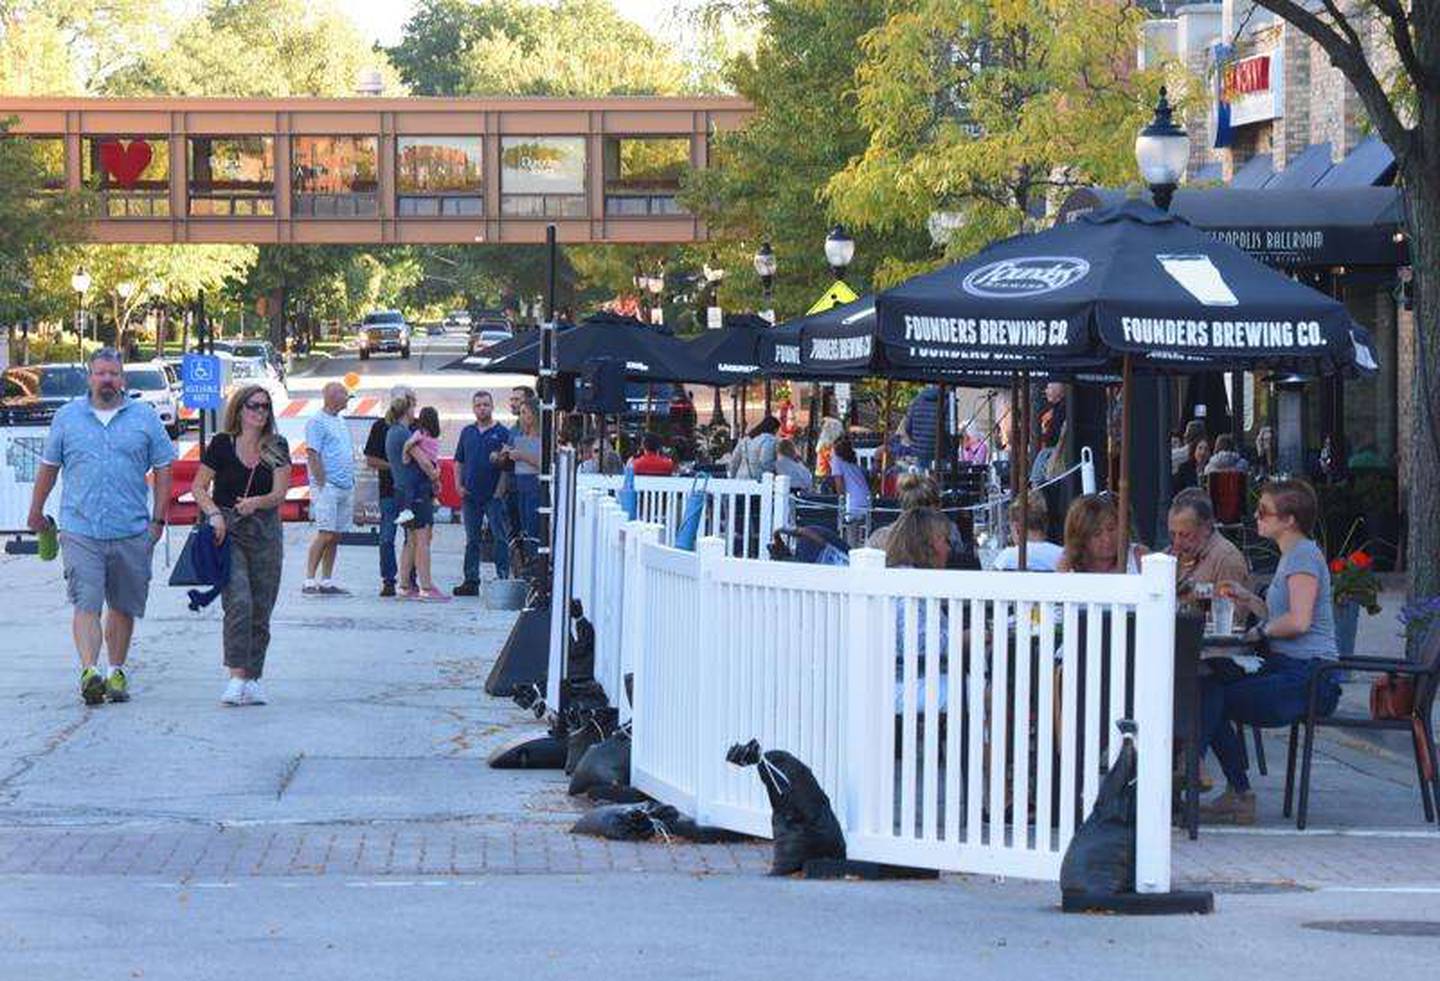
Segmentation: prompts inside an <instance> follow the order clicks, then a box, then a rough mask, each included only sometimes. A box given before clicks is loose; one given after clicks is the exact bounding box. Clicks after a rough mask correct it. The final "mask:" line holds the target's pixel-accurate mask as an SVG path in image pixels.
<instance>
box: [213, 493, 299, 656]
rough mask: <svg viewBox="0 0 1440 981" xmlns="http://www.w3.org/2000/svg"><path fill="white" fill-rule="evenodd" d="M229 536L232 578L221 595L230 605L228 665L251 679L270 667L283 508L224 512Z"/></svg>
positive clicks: (227, 616)
mask: <svg viewBox="0 0 1440 981" xmlns="http://www.w3.org/2000/svg"><path fill="white" fill-rule="evenodd" d="M225 524H226V527H228V528H229V534H230V582H229V584H228V585H226V587H225V590H224V592H222V593H221V594H220V599H221V602H222V603H223V604H224V607H225V666H226V667H227V668H242V669H244V671H245V677H247V678H259V677H260V675H261V674H262V673H263V672H264V670H265V651H266V650H267V649H268V648H269V647H270V612H271V611H272V610H273V609H275V598H276V597H277V596H278V595H279V594H280V568H281V565H282V563H283V560H284V550H283V544H284V541H283V533H282V526H281V524H280V512H279V509H278V508H272V509H270V510H267V511H257V512H255V513H254V514H252V515H249V516H248V517H241V516H240V515H238V514H236V513H235V512H234V511H230V510H227V511H226V512H225Z"/></svg>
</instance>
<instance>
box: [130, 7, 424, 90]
mask: <svg viewBox="0 0 1440 981" xmlns="http://www.w3.org/2000/svg"><path fill="white" fill-rule="evenodd" d="M367 69H378V70H380V71H381V78H382V82H384V83H385V88H386V90H387V91H388V92H391V93H396V94H398V93H399V92H400V90H401V85H400V81H399V75H398V73H397V72H395V70H394V69H393V68H392V67H391V66H390V65H389V63H388V62H387V60H386V59H385V57H384V55H383V54H379V53H377V52H375V51H374V50H372V48H371V46H370V45H369V44H368V43H366V41H365V39H364V37H363V36H362V35H361V34H360V32H359V30H358V29H357V28H356V27H355V25H354V24H353V23H352V22H351V21H350V20H349V18H347V17H346V16H345V15H344V14H343V13H341V12H340V10H339V9H338V8H337V7H335V6H334V5H332V4H331V3H329V2H311V0H209V2H208V3H207V4H206V5H205V6H204V8H203V9H202V10H201V11H200V12H199V13H198V14H197V15H196V16H194V17H192V18H190V19H189V20H188V21H186V22H185V23H184V25H183V26H182V27H180V28H179V29H178V30H177V31H176V32H175V34H174V37H173V39H172V40H171V41H170V42H169V43H168V44H165V45H163V46H156V47H154V48H153V49H152V50H151V51H149V52H148V53H147V54H146V55H145V56H144V57H142V58H141V59H139V61H138V62H137V63H136V64H135V65H134V66H132V67H129V68H126V69H123V70H121V71H118V72H116V73H115V74H114V75H112V76H111V77H110V79H109V80H108V81H107V83H106V86H105V88H106V92H107V93H108V94H114V95H147V94H155V95H159V94H164V95H208V96H250V97H259V96H292V95H311V96H346V95H353V94H354V92H355V85H356V82H357V80H358V79H359V77H360V74H361V72H362V71H364V70H367Z"/></svg>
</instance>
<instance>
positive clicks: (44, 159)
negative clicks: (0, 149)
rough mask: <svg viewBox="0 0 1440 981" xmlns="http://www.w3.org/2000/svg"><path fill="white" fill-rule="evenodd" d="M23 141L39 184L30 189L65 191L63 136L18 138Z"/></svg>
mask: <svg viewBox="0 0 1440 981" xmlns="http://www.w3.org/2000/svg"><path fill="white" fill-rule="evenodd" d="M10 139H20V140H24V141H25V143H24V146H25V147H26V148H27V149H28V150H29V152H30V155H31V159H32V160H33V161H34V163H35V167H36V170H37V171H38V173H37V175H36V176H37V177H38V178H39V183H38V184H36V185H35V186H33V187H32V188H30V190H37V191H63V190H65V138H64V137H63V136H19V137H10Z"/></svg>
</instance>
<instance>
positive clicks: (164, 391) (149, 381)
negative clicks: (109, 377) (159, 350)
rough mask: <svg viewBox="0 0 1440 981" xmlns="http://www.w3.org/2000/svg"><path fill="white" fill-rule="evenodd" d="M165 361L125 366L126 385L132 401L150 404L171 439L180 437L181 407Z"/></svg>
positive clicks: (143, 362)
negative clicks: (171, 386)
mask: <svg viewBox="0 0 1440 981" xmlns="http://www.w3.org/2000/svg"><path fill="white" fill-rule="evenodd" d="M165 370H166V366H165V363H164V362H163V361H142V362H140V363H138V364H128V365H126V366H125V385H126V388H128V389H129V392H130V397H131V398H132V399H140V400H142V401H144V402H148V403H149V404H150V407H151V408H152V409H154V410H155V414H156V415H158V416H159V417H160V422H161V423H163V424H164V426H165V432H167V433H169V434H170V438H171V439H178V438H179V436H180V406H179V403H178V402H177V401H176V399H175V393H174V392H173V391H171V389H170V378H169V376H168V375H167V374H166V373H165Z"/></svg>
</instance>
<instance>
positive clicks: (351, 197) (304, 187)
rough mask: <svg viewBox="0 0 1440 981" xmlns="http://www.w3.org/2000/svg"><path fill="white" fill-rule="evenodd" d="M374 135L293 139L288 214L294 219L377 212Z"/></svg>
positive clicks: (378, 202)
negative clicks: (292, 172)
mask: <svg viewBox="0 0 1440 981" xmlns="http://www.w3.org/2000/svg"><path fill="white" fill-rule="evenodd" d="M378 143H379V141H378V140H377V139H376V138H375V137H373V136H297V137H295V138H294V139H293V140H292V142H291V146H292V149H293V155H294V164H293V166H294V179H293V184H294V186H293V189H292V191H293V194H292V200H291V212H292V214H294V215H295V217H297V218H373V217H375V216H376V215H378V214H379V213H380V194H379V183H378V181H377V177H376V175H377V173H378V170H377V169H376V162H377V160H378V159H379V149H378Z"/></svg>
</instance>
